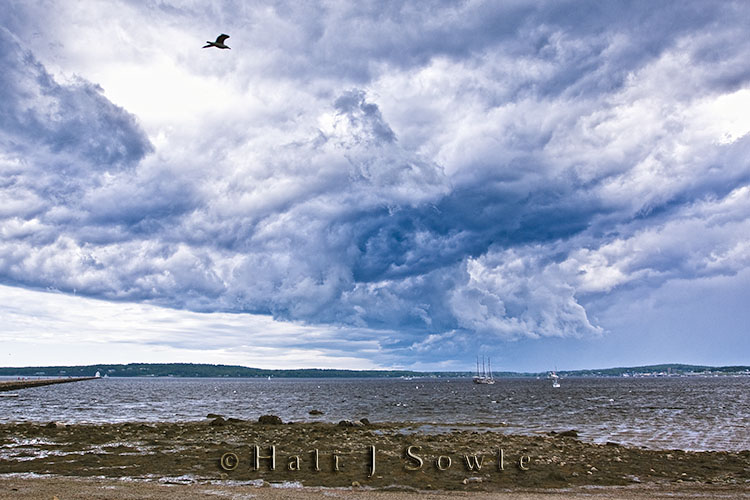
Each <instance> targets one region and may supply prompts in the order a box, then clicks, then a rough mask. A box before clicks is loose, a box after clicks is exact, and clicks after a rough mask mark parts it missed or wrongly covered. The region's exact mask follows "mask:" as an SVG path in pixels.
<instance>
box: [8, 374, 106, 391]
mask: <svg viewBox="0 0 750 500" xmlns="http://www.w3.org/2000/svg"><path fill="white" fill-rule="evenodd" d="M95 378H96V377H70V378H41V379H40V378H38V379H24V380H3V381H0V392H2V391H17V390H19V389H27V388H29V387H39V386H41V385H52V384H66V383H68V382H80V381H82V380H92V379H95Z"/></svg>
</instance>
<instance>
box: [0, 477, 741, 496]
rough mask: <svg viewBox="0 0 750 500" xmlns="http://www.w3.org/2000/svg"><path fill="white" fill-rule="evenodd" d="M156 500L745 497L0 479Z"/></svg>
mask: <svg viewBox="0 0 750 500" xmlns="http://www.w3.org/2000/svg"><path fill="white" fill-rule="evenodd" d="M55 497H56V498H57V499H58V500H66V499H89V498H91V499H97V500H136V499H137V500H146V499H148V500H158V499H163V498H181V499H187V498H189V499H191V500H192V499H196V500H203V499H206V500H209V499H210V500H220V499H222V498H226V499H233V500H245V499H251V498H252V499H255V498H257V499H267V500H307V499H311V500H328V499H331V498H343V499H347V500H449V499H453V498H463V499H469V500H614V499H617V500H651V499H654V500H657V499H671V500H674V499H675V498H690V499H696V500H704V499H705V500H740V499H747V498H750V492H748V491H747V490H740V489H737V488H733V487H725V486H711V485H708V486H707V485H645V486H642V485H638V486H609V487H597V488H591V487H578V488H565V489H554V490H548V489H545V490H523V489H519V490H513V491H508V490H506V491H499V492H464V491H437V492H435V491H398V490H390V491H383V490H370V489H361V488H346V489H344V488H338V489H334V488H319V487H303V488H294V489H292V488H287V489H282V488H273V487H269V486H261V487H258V486H247V485H228V484H221V485H216V484H190V485H174V484H162V483H158V482H143V481H141V482H132V481H122V480H113V479H91V478H64V477H42V478H24V479H21V478H8V477H2V476H0V500H39V499H50V500H51V499H54V498H55Z"/></svg>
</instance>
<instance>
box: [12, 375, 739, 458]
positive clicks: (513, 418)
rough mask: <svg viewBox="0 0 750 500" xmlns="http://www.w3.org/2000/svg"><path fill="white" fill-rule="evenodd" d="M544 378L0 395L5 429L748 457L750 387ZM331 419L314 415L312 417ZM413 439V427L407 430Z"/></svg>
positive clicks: (169, 383) (252, 382)
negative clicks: (470, 436) (237, 434)
mask: <svg viewBox="0 0 750 500" xmlns="http://www.w3.org/2000/svg"><path fill="white" fill-rule="evenodd" d="M561 384H562V387H560V388H557V389H553V388H552V384H551V381H549V380H546V379H541V380H538V379H498V380H497V383H496V384H495V385H477V384H473V383H472V382H471V380H470V379H432V378H415V379H412V380H404V379H271V380H267V379H205V378H193V379H190V378H107V379H98V380H91V381H85V382H75V383H70V384H59V385H52V386H45V387H36V388H29V389H24V390H21V391H17V392H18V394H19V395H20V396H19V397H18V398H4V397H0V421H2V422H23V421H27V422H39V423H46V422H50V421H53V420H54V421H61V422H66V423H81V422H123V421H140V422H147V421H187V420H201V419H205V418H206V415H207V414H208V413H218V414H221V415H224V416H226V417H236V418H241V419H248V420H256V419H257V418H258V416H260V415H264V414H274V415H278V416H280V417H281V418H282V419H283V420H284V421H290V420H293V421H313V420H322V421H331V422H337V421H339V420H342V419H359V418H362V417H367V418H368V419H370V420H371V421H372V422H415V423H417V424H419V425H418V426H417V427H418V428H420V430H423V431H434V432H442V431H449V430H450V429H453V428H465V426H471V427H477V428H480V429H493V430H499V431H501V432H508V433H521V434H535V433H543V432H549V431H558V432H559V431H564V430H568V429H576V430H578V432H579V436H580V438H581V439H583V440H585V441H589V442H597V443H604V442H607V441H613V442H618V443H621V444H627V445H632V446H643V447H647V448H655V449H683V450H728V451H738V450H747V449H750V377H713V378H700V377H690V378H566V379H562V380H561ZM313 409H315V410H320V411H323V412H324V414H323V415H320V416H311V415H310V414H309V412H310V410H313ZM405 432H408V429H405Z"/></svg>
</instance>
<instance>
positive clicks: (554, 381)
mask: <svg viewBox="0 0 750 500" xmlns="http://www.w3.org/2000/svg"><path fill="white" fill-rule="evenodd" d="M550 378H551V379H552V387H560V382H559V379H560V377H558V376H557V373H555V372H552V374H551V375H550Z"/></svg>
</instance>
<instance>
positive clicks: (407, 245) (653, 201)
mask: <svg viewBox="0 0 750 500" xmlns="http://www.w3.org/2000/svg"><path fill="white" fill-rule="evenodd" d="M92 5H93V7H94V8H92V9H91V10H89V11H88V12H87V13H86V14H85V16H87V17H86V19H93V18H96V16H97V13H98V10H97V9H99V7H101V6H97V5H96V4H92ZM59 7H60V9H59V14H58V15H59V16H60V19H62V20H65V19H72V18H74V17H75V16H77V15H79V14H81V13H80V10H77V9H76V8H74V7H63V6H62V5H60V6H59ZM113 9H114V10H115V11H116V12H120V13H121V14H123V15H118V16H115V15H111V16H109V17H108V19H109V21H108V23H109V25H106V26H103V27H101V26H100V27H97V26H94V25H93V24H90V25H88V27H86V28H85V29H83V30H82V32H80V33H78V34H76V35H75V36H74V35H73V34H72V33H71V28H70V27H69V26H68V25H67V23H65V22H61V21H59V20H58V21H56V22H55V21H53V20H52V19H51V18H50V14H49V13H48V12H49V11H51V10H52V9H49V8H42V6H40V5H36V4H34V3H31V4H29V5H23V6H21V5H18V4H14V6H13V7H11V8H10V10H9V12H7V13H6V14H3V17H0V19H2V21H3V23H4V26H3V27H2V29H0V43H1V44H2V46H3V51H2V52H1V53H0V148H1V149H0V172H2V181H1V184H0V200H2V203H1V204H0V283H2V284H5V285H11V286H20V287H26V288H37V289H53V290H57V291H61V292H63V293H66V294H73V293H75V294H78V295H85V296H88V297H94V298H100V299H106V300H117V301H133V302H143V303H148V304H151V305H157V306H163V307H167V308H173V309H187V310H190V311H196V312H216V313H218V312H221V313H248V314H250V313H252V314H262V315H270V316H272V317H273V318H275V319H279V320H287V321H296V322H301V323H305V324H308V325H316V326H325V327H330V328H340V327H341V328H354V329H357V330H356V331H357V332H359V333H357V334H356V335H357V338H360V337H359V336H360V335H365V336H372V339H373V340H375V341H376V342H380V345H381V348H382V349H383V350H385V351H388V350H392V351H394V352H396V351H398V352H402V351H403V352H406V351H408V352H411V353H424V352H429V351H434V352H437V353H439V352H440V347H439V346H440V344H441V342H445V343H448V344H450V345H458V344H460V343H462V342H463V343H465V344H466V345H469V344H471V343H488V344H491V343H492V342H494V341H496V340H507V341H510V340H518V339H539V338H545V337H576V338H587V337H600V336H602V335H606V332H607V330H608V328H609V327H608V325H607V324H606V322H605V323H602V322H601V321H600V320H598V319H597V318H596V317H594V316H593V315H592V314H590V310H592V308H593V310H596V311H597V312H598V313H597V315H596V316H600V315H601V316H606V315H604V314H603V312H602V311H604V310H606V309H607V308H608V307H609V306H608V305H611V304H616V303H617V301H618V299H619V298H620V297H621V296H623V294H632V293H635V292H634V291H637V293H640V294H641V295H642V296H646V295H648V294H650V293H652V292H654V291H657V290H659V289H660V288H662V287H664V286H668V285H670V284H673V283H675V282H676V281H684V282H691V281H696V280H704V279H707V278H711V277H716V276H723V277H732V276H736V275H737V274H738V273H739V272H740V271H742V269H744V268H745V267H747V265H748V264H749V263H750V245H748V241H750V225H749V224H748V222H747V221H748V215H750V185H749V182H750V160H748V159H749V158H750V136H748V131H750V120H749V119H748V116H749V115H748V113H747V110H748V109H750V70H748V65H747V64H746V62H745V61H747V60H750V42H748V41H747V37H746V36H745V35H746V31H747V30H746V28H747V26H746V23H744V22H743V19H747V16H748V8H747V6H746V5H744V4H742V3H732V2H722V3H716V4H706V3H705V2H692V3H691V2H688V3H685V2H679V3H678V2H660V3H658V4H653V3H652V2H625V3H619V4H617V5H611V4H603V3H601V2H554V3H545V2H512V3H508V4H503V5H499V4H497V3H494V2H487V3H484V2H470V3H456V2H445V3H440V2H407V3H403V2H389V3H385V4H384V3H383V2H372V3H368V2H365V3H350V2H330V3H327V4H325V6H310V5H306V4H299V3H297V2H288V3H287V2H273V3H267V4H266V3H263V2H257V3H253V4H252V5H250V4H248V3H245V2H238V3H232V2H223V3H221V5H220V6H218V4H217V5H214V4H210V5H205V4H204V3H203V2H201V3H197V2H195V3H193V2H158V3H149V2H145V3H144V2H126V1H121V2H115V4H114V7H113ZM99 10H100V9H99ZM125 13H127V16H126V15H125ZM128 19H129V20H128ZM147 19H148V20H149V21H148V22H146V21H145V20H147ZM137 20H143V22H137ZM84 21H85V19H84ZM24 23H29V24H30V25H31V26H32V27H33V29H34V30H36V32H38V33H43V34H44V38H48V39H50V40H52V41H54V43H45V42H43V41H41V40H39V39H31V40H28V42H26V41H24V40H23V39H22V33H21V28H20V27H21V26H23V25H24ZM84 24H85V23H84ZM216 26H220V27H221V28H219V29H221V30H223V31H225V32H227V33H230V34H231V36H232V40H234V44H233V45H232V49H233V50H232V51H222V52H221V53H220V54H218V53H212V54H206V53H205V52H212V51H204V52H203V53H201V52H200V50H199V49H200V48H199V47H198V50H194V48H192V47H189V46H186V45H185V42H186V41H187V40H190V39H191V37H192V38H195V39H196V40H197V42H196V43H197V44H200V43H201V42H202V40H203V38H205V37H208V38H211V36H213V31H211V30H214V31H215V29H214V27H216ZM105 31H106V32H107V33H109V34H108V35H107V36H104V37H102V34H103V33H104V32H105ZM94 39H96V40H99V42H98V43H99V44H100V45H101V46H100V47H97V48H92V50H93V52H94V53H93V54H87V53H86V52H85V50H84V49H83V47H84V46H85V45H86V43H87V42H89V41H91V40H94ZM157 40H160V42H159V43H156V41H157ZM140 58H142V60H143V63H142V64H143V65H145V66H144V68H146V69H143V70H142V71H143V73H141V72H140V71H141V70H140V69H138V65H139V64H141V62H140V61H141V59H140ZM152 65H153V66H152ZM148 68H152V70H153V71H154V72H156V71H160V72H163V73H158V74H157V73H154V74H153V79H152V80H150V81H146V80H144V78H147V75H148ZM123 79H125V80H126V81H125V82H123ZM170 86H171V89H172V90H170ZM138 88H143V89H144V90H143V91H142V92H141V93H138V92H136V91H135V90H134V89H138ZM109 89H112V90H109ZM154 96H156V97H154ZM115 103H116V104H115ZM353 331H355V330H352V332H353ZM362 332H365V333H362ZM352 335H353V336H354V333H352ZM456 343H458V344H456ZM435 355H436V356H438V357H440V356H443V355H442V354H435Z"/></svg>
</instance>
